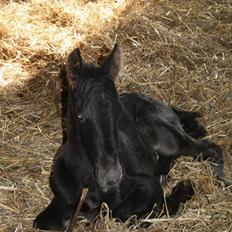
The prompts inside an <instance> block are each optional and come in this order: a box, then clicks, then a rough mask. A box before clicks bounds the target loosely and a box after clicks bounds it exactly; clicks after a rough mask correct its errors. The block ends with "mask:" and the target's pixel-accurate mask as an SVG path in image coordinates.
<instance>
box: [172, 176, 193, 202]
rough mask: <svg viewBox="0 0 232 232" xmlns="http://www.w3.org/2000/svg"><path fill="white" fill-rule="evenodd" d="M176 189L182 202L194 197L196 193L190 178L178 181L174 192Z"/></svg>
mask: <svg viewBox="0 0 232 232" xmlns="http://www.w3.org/2000/svg"><path fill="white" fill-rule="evenodd" d="M175 191H177V192H178V195H179V196H178V197H179V199H180V202H182V203H185V202H186V201H188V200H190V199H192V197H193V196H194V194H195V192H194V189H193V186H192V183H191V182H190V181H189V180H184V181H182V182H180V183H178V184H177V185H176V186H175V187H174V188H173V190H172V192H175Z"/></svg>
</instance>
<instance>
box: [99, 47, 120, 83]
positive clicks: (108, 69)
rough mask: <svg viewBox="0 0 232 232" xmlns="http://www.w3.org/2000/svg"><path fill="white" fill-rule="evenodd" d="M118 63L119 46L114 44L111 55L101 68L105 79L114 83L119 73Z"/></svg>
mask: <svg viewBox="0 0 232 232" xmlns="http://www.w3.org/2000/svg"><path fill="white" fill-rule="evenodd" d="M120 63H121V49H120V46H119V45H118V44H117V43H116V44H115V45H114V48H113V50H112V52H111V54H110V55H109V57H108V58H107V59H106V60H105V62H104V63H103V65H102V67H101V68H102V70H103V72H104V74H106V75H107V77H109V78H110V79H111V80H112V81H115V79H116V77H117V75H118V73H119V71H120Z"/></svg>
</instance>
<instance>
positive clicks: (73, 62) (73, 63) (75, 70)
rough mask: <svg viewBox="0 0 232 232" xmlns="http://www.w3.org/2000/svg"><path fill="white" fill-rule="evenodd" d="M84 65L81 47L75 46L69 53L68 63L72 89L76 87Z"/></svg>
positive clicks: (69, 81)
mask: <svg viewBox="0 0 232 232" xmlns="http://www.w3.org/2000/svg"><path fill="white" fill-rule="evenodd" d="M82 65H83V63H82V58H81V53H80V50H79V48H75V49H74V50H73V51H72V52H71V53H70V54H69V56H68V59H67V64H66V71H67V79H68V84H69V86H70V87H71V89H74V88H75V87H76V84H77V79H78V77H79V74H80V70H81V68H82Z"/></svg>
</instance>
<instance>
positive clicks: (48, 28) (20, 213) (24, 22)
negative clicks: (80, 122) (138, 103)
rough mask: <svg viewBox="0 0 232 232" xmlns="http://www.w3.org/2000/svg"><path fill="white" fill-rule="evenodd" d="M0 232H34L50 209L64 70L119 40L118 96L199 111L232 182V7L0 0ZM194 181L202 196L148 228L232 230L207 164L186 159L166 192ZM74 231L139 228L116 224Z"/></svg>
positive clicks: (126, 0) (204, 0)
mask: <svg viewBox="0 0 232 232" xmlns="http://www.w3.org/2000/svg"><path fill="white" fill-rule="evenodd" d="M0 8H1V11H0V91H1V98H0V105H1V108H0V112H1V113H0V231H4V232H8V231H26V232H27V231H28V232H29V231H32V229H31V225H32V221H33V219H34V217H35V216H36V215H37V214H38V213H39V212H40V211H41V210H42V209H43V208H44V207H45V206H46V205H47V204H48V203H49V201H50V198H51V197H52V194H51V192H50V189H49V187H48V176H49V173H50V168H51V164H52V159H53V156H54V154H55V152H56V150H57V149H58V147H59V145H60V143H61V139H62V138H61V135H62V133H61V120H60V100H59V94H60V82H59V78H58V74H59V70H60V67H61V66H62V65H63V64H64V62H65V58H66V56H67V53H68V52H70V51H71V50H72V49H73V48H74V47H76V46H79V47H81V50H82V54H83V56H84V58H85V59H86V60H87V61H89V62H95V61H96V60H97V59H98V57H100V59H99V60H101V59H102V57H104V56H105V55H106V54H107V53H108V52H109V50H110V49H111V48H112V46H113V44H114V43H115V41H118V42H119V43H120V44H121V45H122V47H123V50H124V53H123V54H124V64H123V68H122V71H121V75H120V78H119V79H118V82H117V86H118V89H119V91H120V92H131V91H139V92H143V93H145V94H148V95H150V96H153V97H156V98H158V99H161V100H163V101H165V102H167V103H169V104H172V105H177V106H179V107H181V108H183V109H186V110H198V111H200V112H202V114H203V118H202V122H203V123H204V125H206V128H207V130H208V131H209V136H208V137H209V138H210V139H212V140H213V141H215V142H216V143H217V144H219V145H220V146H221V147H222V148H223V150H224V157H225V169H226V173H227V175H228V176H229V177H231V176H232V66H231V64H232V41H231V35H232V29H231V22H232V3H231V1H221V0H189V1H172V0H150V1H143V0H134V1H133V0H116V1H113V0H101V1H100V0H99V1H98V0H92V1H90V0H89V1H88V0H81V1H76V0H66V1H61V0H52V1H47V0H46V1H45V0H24V1H23V0H21V1H20V0H18V1H16V0H11V1H6V0H0ZM188 178H189V179H191V180H192V181H193V183H194V185H195V190H196V195H195V197H194V198H193V199H192V200H191V201H189V202H188V203H187V204H185V205H184V206H182V207H181V209H180V210H179V213H178V214H177V215H176V216H175V217H174V218H168V217H162V218H159V219H154V220H153V225H152V227H151V228H149V229H148V231H154V232H155V231H159V232H160V231H228V232H229V231H231V230H232V194H231V193H229V192H228V191H227V190H225V189H223V187H222V186H221V184H220V183H218V182H217V181H216V180H215V179H214V177H213V176H212V173H211V170H210V168H209V167H208V165H207V163H206V162H204V163H198V162H190V160H189V159H181V160H179V161H178V162H177V164H176V165H175V167H174V169H173V170H172V171H171V173H170V183H169V186H168V187H169V188H170V187H171V186H172V185H173V184H174V183H176V182H178V181H180V180H181V179H188ZM75 231H140V229H139V228H137V226H136V225H135V226H132V227H131V228H126V225H125V224H122V223H118V222H115V221H114V220H112V219H111V218H110V214H109V211H108V210H107V209H105V210H102V213H101V220H98V221H97V223H96V224H94V225H93V224H91V225H89V226H88V227H84V226H83V225H82V224H80V225H77V227H76V229H75Z"/></svg>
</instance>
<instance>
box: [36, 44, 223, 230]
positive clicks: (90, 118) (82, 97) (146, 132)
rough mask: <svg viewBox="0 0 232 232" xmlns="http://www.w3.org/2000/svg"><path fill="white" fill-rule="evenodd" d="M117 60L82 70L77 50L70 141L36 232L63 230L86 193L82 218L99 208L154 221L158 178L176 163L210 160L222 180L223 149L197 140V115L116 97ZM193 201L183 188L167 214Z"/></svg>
mask: <svg viewBox="0 0 232 232" xmlns="http://www.w3.org/2000/svg"><path fill="white" fill-rule="evenodd" d="M118 59H120V50H119V48H118V46H115V48H114V50H113V52H112V54H111V55H110V57H109V58H108V59H107V60H106V62H105V63H104V64H103V66H102V67H100V68H96V67H95V66H85V65H84V64H83V63H82V61H81V57H80V54H79V50H74V51H73V52H72V53H71V54H70V56H69V58H68V62H67V78H68V81H69V96H68V114H67V119H68V120H67V121H68V122H67V139H66V141H65V142H64V144H63V145H62V147H61V148H60V149H59V151H58V152H57V155H56V158H55V160H54V166H53V171H52V173H51V177H50V186H51V189H52V191H53V193H54V198H53V200H52V202H51V204H50V205H49V206H48V207H47V208H46V209H45V210H44V211H43V212H42V213H40V214H39V215H38V216H37V218H36V220H35V226H36V227H38V228H40V229H54V230H64V229H65V228H66V227H67V223H68V222H69V220H70V218H71V217H72V215H73V212H74V210H75V207H76V205H77V202H78V201H79V198H80V194H81V190H82V189H83V188H84V187H87V188H89V193H88V195H87V198H86V200H85V202H84V204H83V207H82V209H81V216H84V217H86V218H88V219H93V218H94V217H95V216H96V215H97V213H98V212H99V209H100V206H101V204H102V202H106V203H107V204H108V205H109V207H110V209H111V210H112V213H113V216H115V217H118V218H120V219H121V220H127V219H128V218H129V217H130V216H132V215H137V216H138V217H144V216H146V215H147V214H148V213H150V211H151V210H153V213H154V215H153V216H155V215H156V214H159V213H160V211H161V209H162V206H163V203H164V196H163V190H162V187H161V184H160V177H161V176H162V175H166V174H167V173H168V172H169V170H170V167H171V164H172V162H173V161H174V160H175V159H176V158H177V157H179V156H180V155H190V156H192V157H194V158H197V156H199V155H200V154H202V157H203V159H207V158H210V159H211V161H212V162H214V163H216V164H217V166H213V168H214V172H215V174H216V175H217V176H219V177H221V178H222V177H223V160H222V153H221V149H220V148H219V147H218V146H217V145H215V144H213V143H209V142H207V141H199V140H197V138H201V137H202V136H204V135H205V131H204V129H203V127H202V126H201V125H199V123H198V122H197V121H196V119H195V118H196V117H197V116H199V115H198V114H197V113H191V112H184V111H179V110H177V109H173V108H171V107H169V106H167V105H166V104H164V103H162V102H159V101H157V100H153V99H151V98H148V97H146V96H144V95H141V94H124V95H122V96H120V97H119V96H118V94H117V91H116V88H115V85H114V83H113V81H114V79H115V78H116V76H117V74H118V69H119V67H118V66H119V61H118ZM191 135H192V136H191ZM192 195H193V189H192V186H191V183H190V182H188V181H185V182H180V183H179V184H178V185H177V186H176V187H174V189H173V191H172V193H171V194H170V195H169V196H167V198H166V202H167V206H168V210H169V213H170V214H173V213H176V212H177V210H178V208H179V204H180V203H181V202H185V201H186V200H188V199H190V198H191V196H192ZM154 205H155V206H156V207H154V208H153V206H154Z"/></svg>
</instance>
